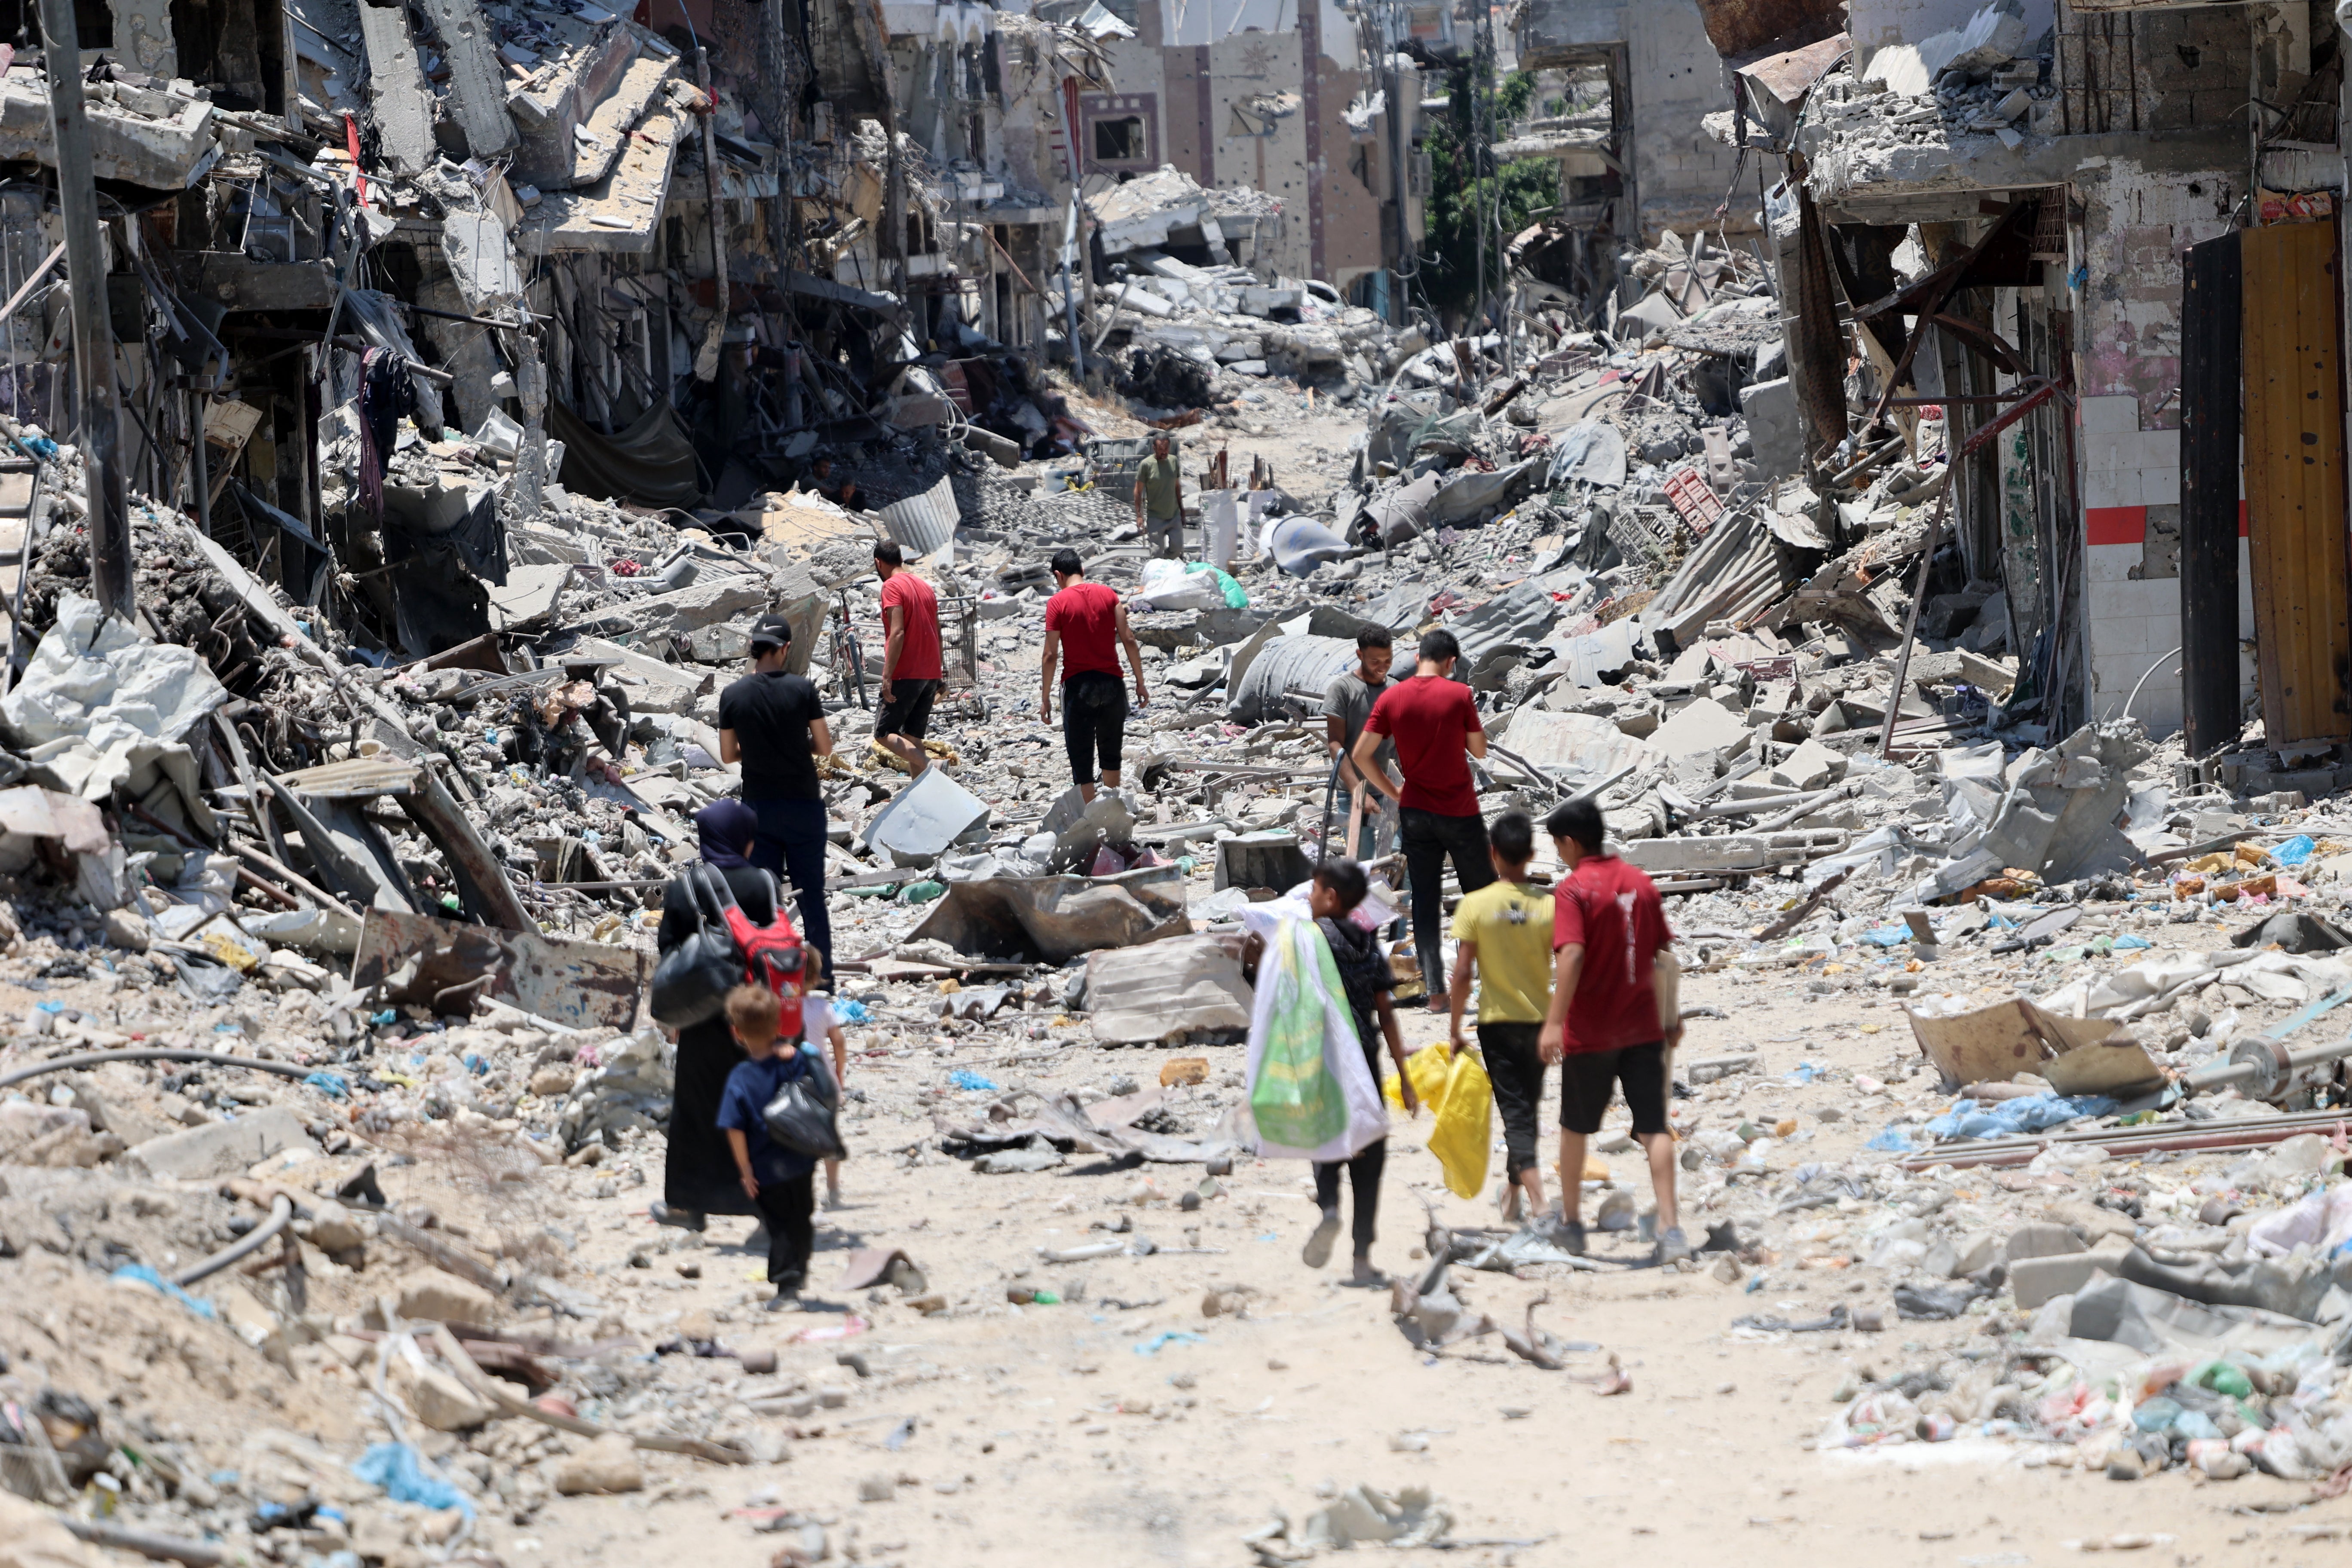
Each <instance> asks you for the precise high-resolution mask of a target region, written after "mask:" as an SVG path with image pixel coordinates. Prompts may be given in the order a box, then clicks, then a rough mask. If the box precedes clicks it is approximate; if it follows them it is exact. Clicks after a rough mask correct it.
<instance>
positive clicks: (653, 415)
mask: <svg viewBox="0 0 2352 1568" xmlns="http://www.w3.org/2000/svg"><path fill="white" fill-rule="evenodd" d="M18 20H19V26H18V30H17V33H16V53H15V56H14V63H13V64H11V65H9V66H8V68H7V74H6V78H5V85H0V159H5V160H13V161H14V162H15V163H16V164H17V165H18V167H19V168H20V169H21V170H22V174H20V176H19V177H18V178H17V179H16V180H15V181H13V182H11V183H9V184H5V185H0V212H5V215H6V216H7V217H8V218H9V219H10V220H11V221H9V222H8V223H7V224H6V226H5V228H6V232H5V237H0V282H5V288H6V290H7V292H8V293H9V294H10V295H12V296H14V295H16V294H18V293H19V292H20V290H21V291H22V293H23V295H24V299H23V300H21V301H20V304H19V306H18V308H16V309H15V310H14V313H13V314H12V316H11V318H10V322H9V328H8V331H9V334H10V336H9V344H8V346H9V351H10V374H9V376H8V378H7V382H6V391H5V393H0V411H5V412H6V413H9V414H11V415H13V416H15V417H16V419H18V420H21V421H25V422H28V423H32V424H36V425H38V426H42V427H43V428H45V429H47V430H50V431H55V432H58V435H59V437H60V438H61V439H62V438H70V437H72V435H73V434H74V432H75V429H76V423H77V422H76V418H75V416H74V413H73V410H72V407H71V405H70V404H69V403H68V381H69V379H70V378H69V377H68V375H66V374H60V372H61V369H62V367H63V366H64V365H65V364H66V363H67V362H68V358H69V355H68V347H69V342H70V337H71V334H70V332H69V331H68V325H67V324H66V323H65V315H66V312H65V299H66V295H65V292H64V290H63V289H62V287H61V284H60V279H62V278H63V276H64V269H63V268H59V267H58V255H57V254H55V253H56V252H57V251H58V240H59V235H60V226H59V220H58V216H57V214H56V212H55V210H54V208H55V198H54V195H52V194H50V192H51V190H52V189H53V187H54V184H55V179H54V175H53V174H51V173H50V172H49V171H50V170H52V169H54V167H55V164H56V157H55V154H54V153H53V152H52V150H51V146H50V140H49V133H48V131H47V125H48V121H49V115H50V103H49V90H48V83H47V77H46V75H45V50H44V48H43V40H42V38H41V36H40V32H39V28H38V26H37V19H36V17H35V16H34V14H33V10H32V8H31V7H25V8H23V9H22V11H21V12H20V14H19V18H18ZM78 21H79V37H78V38H77V40H76V42H77V44H78V45H79V58H80V60H81V62H82V67H83V69H84V71H85V73H86V76H87V79H88V81H87V92H88V96H89V127H90V137H91V142H92V153H91V165H92V172H93V173H94V174H95V176H96V178H97V180H98V181H99V183H100V188H101V191H102V206H101V216H102V219H103V221H104V225H105V228H106V230H107V232H108V254H109V256H110V261H109V263H108V265H109V268H110V270H109V272H108V276H107V279H106V285H107V288H106V294H105V297H106V300H107V301H108V304H109V305H110V317H111V325H112V329H113V337H114V340H115V342H116V345H117V346H116V351H115V353H116V358H117V362H118V371H119V380H120V383H121V387H120V395H121V401H122V405H123V411H124V412H123V419H122V428H123V435H122V437H121V448H122V463H121V467H122V468H123V471H124V472H125V474H126V475H127V477H128V479H129V482H130V486H131V489H132V490H133V491H135V492H138V493H141V494H143V495H144V496H147V497H150V498H152V500H154V501H155V502H158V503H161V504H163V505H168V506H171V507H173V508H176V509H179V510H182V511H184V513H186V514H187V515H188V516H190V517H192V518H194V519H197V520H198V521H199V522H200V524H201V526H202V527H203V528H205V530H206V531H210V532H212V533H213V534H214V535H215V538H216V539H218V540H220V541H221V542H224V543H225V544H226V546H227V548H228V549H229V550H230V551H231V552H233V553H235V554H236V555H237V556H238V557H240V558H241V559H242V560H243V561H244V563H246V564H247V565H248V566H251V567H253V568H256V569H257V570H258V571H259V573H260V574H262V575H263V576H264V577H265V579H267V580H268V581H270V582H272V583H274V584H278V585H281V586H282V587H283V588H284V589H285V590H286V591H287V593H288V594H289V595H290V596H291V597H292V598H293V599H294V600H295V601H296V602H297V603H298V604H302V605H314V606H322V607H324V608H325V609H327V611H328V612H329V613H330V614H331V615H332V616H335V617H336V618H337V620H338V622H339V624H340V623H341V621H344V620H348V621H349V622H350V626H351V635H352V639H353V640H354V642H355V643H357V644H358V645H359V646H360V647H363V648H380V649H382V650H383V651H384V652H385V653H386V654H388V655H390V656H394V657H415V656H417V655H420V654H424V653H426V652H430V651H434V650H436V649H437V648H440V647H446V646H448V645H450V644H451V643H453V642H455V641H458V640H462V639H464V638H465V637H469V636H473V635H477V634H478V633H479V632H480V631H482V630H484V629H488V628H490V627H492V626H495V625H496V624H498V623H499V619H500V616H499V606H498V599H499V589H500V588H501V586H502V585H503V584H504V581H505V575H506V572H507V569H508V567H509V564H510V563H513V562H514V561H516V560H517V559H523V560H530V561H552V562H555V563H563V562H566V561H570V560H572V559H573V555H572V554H567V553H566V552H565V550H564V547H563V546H562V545H561V544H560V543H557V542H551V541H550V540H548V539H546V538H543V537H538V536H537V530H536V525H537V522H538V518H539V514H540V512H541V508H542V506H543V505H544V503H545V498H546V497H547V495H548V492H549V488H550V487H551V486H558V485H560V486H562V487H564V488H565V489H568V490H569V491H571V492H572V493H574V494H585V495H590V496H596V497H606V498H612V499H614V500H621V501H625V502H626V503H629V504H632V505H635V506H640V507H651V508H664V507H667V508H673V509H687V510H692V509H696V508H703V509H705V510H706V511H708V510H709V509H713V508H715V509H717V510H719V511H724V510H726V509H728V508H730V507H734V506H739V505H740V504H741V503H742V502H743V501H744V500H745V499H746V498H748V497H750V496H751V495H753V494H755V493H757V492H759V491H761V490H764V489H774V488H782V487H784V486H788V485H789V484H790V483H791V482H792V481H793V479H795V478H797V477H798V476H799V474H800V469H801V465H802V463H803V459H804V458H807V457H808V455H809V454H810V453H812V452H814V451H816V450H818V449H820V448H822V447H826V446H828V445H833V444H837V443H843V442H850V443H855V442H858V441H875V440H887V439H889V438H891V437H893V436H894V435H898V434H902V433H904V432H907V431H910V430H919V429H921V428H923V427H925V426H929V425H936V424H937V423H939V422H940V420H941V419H942V418H945V417H947V416H949V415H950V411H951V410H955V411H960V412H959V413H958V417H959V419H960V420H961V419H962V418H969V419H971V420H973V421H975V422H985V421H987V420H989V419H991V418H993V417H994V416H995V415H996V414H997V413H999V412H1002V411H1003V410H1002V409H1001V408H999V407H997V406H996V405H992V401H991V400H992V398H996V397H998V396H999V395H1000V394H1003V393H1004V392H1005V391H1006V389H1008V388H1009V389H1010V390H1011V392H1012V393H1013V394H1016V395H1014V396H1012V397H1010V398H1009V399H1007V400H1006V401H1005V402H1004V405H1003V406H1004V407H1012V406H1013V405H1018V411H1019V412H1020V413H1022V414H1023V415H1024V416H1025V417H1024V418H1022V419H1019V420H999V421H998V423H1000V424H1003V426H1004V429H1003V438H1004V439H1008V440H1012V441H1013V442H1014V443H1016V444H1017V445H1021V446H1030V445H1033V444H1036V443H1040V442H1048V441H1051V440H1052V439H1055V438H1056V431H1055V426H1053V425H1052V424H1051V422H1050V421H1049V420H1048V419H1047V418H1046V417H1045V416H1040V415H1038V414H1037V413H1036V411H1035V409H1034V407H1033V406H1032V405H1031V404H1030V402H1029V400H1028V399H1027V398H1026V397H1025V396H1020V395H1017V394H1021V393H1023V392H1024V391H1025V387H1024V384H1023V377H1024V369H1023V367H1024V365H1034V363H1037V359H1038V356H1039V355H1041V354H1042V353H1044V352H1045V349H1046V347H1047V340H1048V338H1049V337H1051V336H1053V335H1054V334H1055V332H1057V331H1058V330H1059V329H1058V326H1057V325H1056V324H1055V321H1052V320H1050V319H1049V317H1050V313H1051V310H1052V307H1053V305H1054V303H1055V302H1056V301H1058V300H1059V295H1058V294H1057V293H1054V292H1051V290H1054V289H1056V288H1057V287H1058V285H1057V284H1056V283H1055V268H1057V267H1058V266H1061V265H1062V264H1063V262H1064V260H1065V258H1066V256H1067V255H1068V254H1069V253H1070V252H1071V250H1072V248H1073V247H1070V246H1068V245H1066V230H1071V229H1073V228H1075V227H1076V225H1075V224H1074V221H1073V217H1072V207H1073V201H1072V197H1073V192H1074V190H1075V189H1076V183H1077V181H1078V180H1079V179H1081V178H1082V177H1084V176H1085V174H1086V173H1087V169H1086V159H1085V156H1084V151H1085V150H1084V148H1083V146H1081V147H1076V148H1074V147H1073V146H1072V144H1071V143H1070V141H1069V135H1068V133H1069V131H1070V128H1071V125H1072V124H1073V122H1074V120H1075V119H1076V117H1077V116H1078V115H1079V114H1080V113H1081V112H1082V110H1080V109H1079V105H1081V104H1082V103H1083V102H1085V101H1089V100H1091V98H1092V97H1093V95H1097V94H1100V93H1103V92H1106V91H1108V90H1109V89H1111V87H1112V85H1113V83H1112V79H1111V77H1110V74H1109V70H1108V60H1107V58H1106V56H1105V54H1104V51H1103V47H1102V45H1101V43H1100V42H1099V41H1098V39H1097V36H1096V35H1095V34H1093V33H1089V32H1087V31H1086V30H1084V29H1082V28H1079V27H1076V26H1070V25H1067V24H1057V23H1053V22H1048V21H1045V20H1043V19H1041V18H1038V17H1034V16H1027V15H1021V14H1016V13H1013V12H1012V11H1004V12H999V11H996V10H992V9H991V8H989V7H987V6H985V5H971V4H934V3H931V0H892V3H890V4H887V5H857V4H832V3H829V0H827V3H813V4H802V3H800V0H775V3H773V4H767V5H756V6H723V5H711V4H709V0H646V3H645V4H642V5H639V6H638V7H637V8H636V10H635V12H634V13H629V12H626V11H619V10H611V9H606V8H605V7H604V6H602V5H597V4H594V3H593V0H588V3H581V0H548V3H540V0H512V3H507V4H501V3H495V0H494V3H491V4H487V5H484V4H479V3H478V0H415V3H414V4H392V5H376V4H371V3H368V0H290V3H289V4H285V5H280V4H278V0H220V3H218V4H215V5H210V6H205V5H198V6H193V7H191V6H170V7H166V6H163V5H144V4H133V3H132V0H123V3H122V4H120V5H114V6H111V7H109V6H107V5H103V4H100V5H89V4H85V5H81V6H80V7H79V18H78ZM47 52H49V53H53V52H54V51H47ZM1078 270H1079V271H1081V272H1082V271H1084V267H1083V263H1081V265H1080V267H1079V268H1078ZM992 354H995V355H1000V356H1010V357H1008V358H1006V359H1005V360H1004V362H1003V365H1002V366H1000V367H999V368H995V369H975V370H974V371H973V372H972V374H971V375H969V376H967V375H965V374H963V373H962V372H961V371H960V370H959V369H958V368H957V366H958V364H959V363H961V362H967V361H969V362H973V363H975V364H984V363H985V362H986V361H987V360H988V356H990V355H992ZM976 388H977V391H976V390H975V389H976ZM975 396H977V397H978V404H977V405H974V398H975ZM197 431H202V432H203V433H204V437H205V439H204V440H202V441H197V440H196V439H194V433H195V432H197ZM1060 434H1062V435H1066V430H1064V431H1062V432H1060ZM420 437H421V439H420ZM882 499H889V498H887V497H886V498H882ZM550 552H552V553H550ZM574 553H576V552H574ZM453 568H461V569H453Z"/></svg>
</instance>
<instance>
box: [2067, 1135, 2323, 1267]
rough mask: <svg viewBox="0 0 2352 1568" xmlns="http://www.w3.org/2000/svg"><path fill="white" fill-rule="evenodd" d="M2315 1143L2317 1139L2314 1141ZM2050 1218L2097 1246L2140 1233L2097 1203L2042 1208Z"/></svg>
mask: <svg viewBox="0 0 2352 1568" xmlns="http://www.w3.org/2000/svg"><path fill="white" fill-rule="evenodd" d="M2313 1141H2314V1142H2317V1141H2318V1140H2316V1139H2315V1140H2313ZM2042 1214H2043V1215H2044V1216H2045V1217H2047V1218H2049V1219H2053V1220H2055V1221H2057V1222H2058V1223H2059V1224H2060V1225H2063V1226H2066V1227H2067V1228H2068V1229H2070V1230H2072V1231H2073V1232H2074V1234H2075V1235H2076V1236H2079V1237H2082V1238H2083V1240H2084V1242H2085V1243H2086V1244H2088V1245H2090V1246H2092V1247H2096V1246H2097V1245H2098V1244H2099V1241H2100V1239H2101V1238H2102V1237H2110V1236H2116V1237H2122V1238H2123V1239H2124V1240H2126V1241H2129V1240H2130V1239H2131V1238H2132V1237H2135V1236H2137V1235H2138V1234H2139V1222H2138V1221H2137V1220H2135V1219H2133V1218H2132V1216H2131V1215H2127V1214H2124V1213H2122V1212H2120V1211H2119V1210H2116V1209H2103V1208H2101V1207H2100V1206H2099V1205H2096V1204H2085V1203H2074V1202H2068V1203H2055V1204H2052V1205H2050V1206H2049V1207H2047V1208H2045V1209H2043V1210H2042Z"/></svg>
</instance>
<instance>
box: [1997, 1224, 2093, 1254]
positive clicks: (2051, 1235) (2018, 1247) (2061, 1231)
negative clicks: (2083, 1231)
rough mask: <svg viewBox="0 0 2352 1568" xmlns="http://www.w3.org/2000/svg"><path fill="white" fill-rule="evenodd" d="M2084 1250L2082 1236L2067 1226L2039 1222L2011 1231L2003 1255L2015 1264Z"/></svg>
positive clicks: (2002, 1251)
mask: <svg viewBox="0 0 2352 1568" xmlns="http://www.w3.org/2000/svg"><path fill="white" fill-rule="evenodd" d="M2082 1250H2083V1241H2082V1238H2081V1237H2078V1236H2076V1235H2075V1234H2074V1232H2073V1231H2072V1230H2070V1229H2068V1228H2067V1227H2066V1226H2063V1225H2049V1224H2043V1223H2040V1222H2037V1223H2035V1224H2032V1225H2021V1226H2018V1227H2017V1228H2016V1229H2015V1230H2013V1231H2011V1233H2010V1237H2009V1243H2008V1245H2007V1246H2006V1247H2003V1248H2002V1250H2001V1256H2002V1258H2003V1259H2004V1260H2005V1261H2007V1262H2010V1263H2012V1264H2014V1263H2021V1262H2023V1261H2024V1260H2025V1259H2027V1258H2060V1257H2063V1256H2065V1255H2066V1254H2068V1253H2074V1252H2080V1251H2082Z"/></svg>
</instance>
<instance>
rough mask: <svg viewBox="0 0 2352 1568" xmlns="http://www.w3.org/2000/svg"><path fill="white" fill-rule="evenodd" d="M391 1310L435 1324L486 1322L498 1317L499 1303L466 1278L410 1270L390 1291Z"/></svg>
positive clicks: (446, 1273)
mask: <svg viewBox="0 0 2352 1568" xmlns="http://www.w3.org/2000/svg"><path fill="white" fill-rule="evenodd" d="M393 1306H394V1310H396V1311H397V1312H399V1314H400V1315H401V1316H402V1317H404V1318H423V1319H427V1320H429V1321H433V1322H436V1323H488V1322H489V1321H492V1320H493V1319H494V1318H495V1317H496V1316H497V1315H498V1310H499V1304H498V1300H497V1299H496V1298H495V1297H493V1296H492V1295H491V1294H490V1293H489V1292H488V1290H485V1289H482V1288H481V1287H480V1286H479V1285H477V1284H475V1283H474V1282H473V1281H471V1280H469V1279H458V1278H457V1276H456V1275H455V1274H451V1273H448V1272H446V1271H445V1270H443V1269H439V1268H416V1269H412V1270H411V1271H409V1272H408V1273H406V1274H404V1275H402V1276H401V1278H400V1282H399V1283H398V1284H397V1285H395V1286H394V1288H393Z"/></svg>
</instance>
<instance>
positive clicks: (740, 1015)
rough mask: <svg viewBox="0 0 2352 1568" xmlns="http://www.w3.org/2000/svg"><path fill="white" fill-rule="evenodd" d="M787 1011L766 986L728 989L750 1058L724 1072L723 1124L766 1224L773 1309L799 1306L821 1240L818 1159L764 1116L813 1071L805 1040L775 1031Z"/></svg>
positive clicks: (732, 1017) (730, 1012)
mask: <svg viewBox="0 0 2352 1568" xmlns="http://www.w3.org/2000/svg"><path fill="white" fill-rule="evenodd" d="M781 1016H782V1007H781V1006H780V1005H779V1004H778V1002H777V998H776V994H775V993H774V992H772V991H771V990H769V989H768V988H767V987H766V986H764V985H738V986H737V987H736V988H735V989H734V990H732V991H730V992H729V993H728V994H727V1024H728V1027H730V1029H732V1030H733V1031H734V1034H735V1039H736V1043H737V1044H739V1045H740V1046H741V1047H743V1054H744V1055H746V1056H748V1057H750V1058H751V1060H750V1061H747V1062H739V1063H737V1064H736V1067H735V1070H734V1071H733V1072H731V1073H729V1074H728V1075H727V1089H726V1092H725V1094H723V1095H722V1096H721V1097H720V1099H719V1127H720V1129H721V1130H722V1131H725V1132H726V1134H727V1145H728V1147H729V1148H730V1149H731V1150H733V1151H734V1154H735V1169H736V1170H737V1171H738V1172H740V1173H741V1175H742V1181H743V1194H744V1195H745V1196H746V1197H748V1198H750V1199H751V1202H752V1205H754V1206H755V1207H757V1208H758V1209H759V1211H760V1217H761V1220H762V1221H763V1222H764V1223H765V1224H766V1226H767V1229H768V1283H769V1284H771V1285H773V1286H774V1287H775V1288H776V1294H775V1296H774V1298H773V1299H772V1300H770V1301H769V1302H768V1310H770V1311H771V1312H781V1311H784V1310H788V1309H791V1308H793V1307H794V1306H795V1305H797V1304H798V1302H799V1300H800V1293H801V1291H802V1289H803V1288H804V1287H805V1286H806V1285H807V1284H808V1266H809V1253H810V1251H811V1249H812V1248H813V1247H814V1245H815V1240H816V1221H815V1214H816V1162H815V1161H814V1160H812V1159H809V1158H807V1157H806V1156H804V1155H800V1154H795V1153H793V1152H792V1151H791V1150H789V1149H786V1148H783V1147H782V1146H781V1145H780V1144H778V1143H777V1142H775V1141H774V1140H772V1139H771V1138H770V1137H769V1136H768V1124H767V1121H766V1118H765V1117H763V1116H762V1115H761V1112H762V1111H764V1110H766V1109H767V1106H768V1102H769V1101H770V1100H773V1099H775V1098H776V1096H777V1094H778V1093H779V1092H781V1091H782V1089H783V1087H784V1085H786V1084H788V1083H791V1082H793V1081H794V1080H795V1079H802V1078H805V1077H807V1076H808V1075H809V1074H810V1073H811V1072H813V1071H814V1070H815V1068H814V1065H813V1061H814V1058H812V1057H810V1056H807V1055H803V1050H802V1047H801V1045H800V1042H798V1041H792V1042H786V1041H782V1040H780V1039H778V1038H777V1037H776V1034H777V1028H778V1026H779V1022H780V1019H781Z"/></svg>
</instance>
